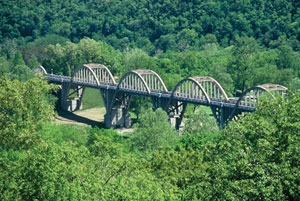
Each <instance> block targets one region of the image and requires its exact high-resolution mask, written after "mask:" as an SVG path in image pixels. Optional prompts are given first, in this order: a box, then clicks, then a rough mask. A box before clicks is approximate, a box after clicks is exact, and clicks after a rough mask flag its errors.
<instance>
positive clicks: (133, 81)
mask: <svg viewBox="0 0 300 201" xmlns="http://www.w3.org/2000/svg"><path fill="white" fill-rule="evenodd" d="M139 71H140V70H133V71H129V72H127V73H125V75H123V76H122V78H121V79H120V81H119V84H118V86H117V91H116V93H117V92H118V91H120V90H125V91H126V90H130V91H136V92H140V93H146V94H150V93H151V89H150V88H149V86H148V84H147V82H146V81H145V79H144V78H143V76H142V75H141V74H140V73H139Z"/></svg>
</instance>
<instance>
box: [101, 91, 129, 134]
mask: <svg viewBox="0 0 300 201" xmlns="http://www.w3.org/2000/svg"><path fill="white" fill-rule="evenodd" d="M102 94H103V97H104V98H106V102H105V103H106V105H105V107H106V114H105V115H104V122H105V127H106V128H116V127H121V128H129V127H131V116H130V114H129V111H128V110H129V105H130V100H131V95H128V94H126V93H119V94H117V95H116V96H114V95H113V93H109V91H107V93H105V95H104V93H102Z"/></svg>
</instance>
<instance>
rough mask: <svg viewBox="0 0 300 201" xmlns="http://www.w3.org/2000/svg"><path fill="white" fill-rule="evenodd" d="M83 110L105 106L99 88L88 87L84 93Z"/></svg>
mask: <svg viewBox="0 0 300 201" xmlns="http://www.w3.org/2000/svg"><path fill="white" fill-rule="evenodd" d="M82 101H83V108H82V109H83V110H86V109H90V108H94V107H104V103H103V99H102V96H101V94H100V90H99V89H92V88H86V89H85V92H84V95H83V100H82Z"/></svg>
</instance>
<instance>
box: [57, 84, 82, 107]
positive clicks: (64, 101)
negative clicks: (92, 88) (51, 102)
mask: <svg viewBox="0 0 300 201" xmlns="http://www.w3.org/2000/svg"><path fill="white" fill-rule="evenodd" d="M68 87H69V83H66V82H63V83H62V85H61V107H62V109H63V110H66V111H68V112H74V111H76V110H81V109H82V94H83V91H84V88H79V87H78V86H76V87H73V89H74V91H75V93H77V96H76V97H72V98H70V97H69V98H68V93H69V89H68Z"/></svg>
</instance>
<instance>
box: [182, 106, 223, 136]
mask: <svg viewBox="0 0 300 201" xmlns="http://www.w3.org/2000/svg"><path fill="white" fill-rule="evenodd" d="M211 115H212V114H211V111H209V108H205V107H200V108H196V109H195V110H194V111H193V112H192V114H190V115H188V117H187V119H186V121H185V125H184V130H183V134H188V133H202V132H208V133H213V132H216V131H218V130H219V129H218V125H217V123H216V120H215V118H214V117H213V116H211Z"/></svg>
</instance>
